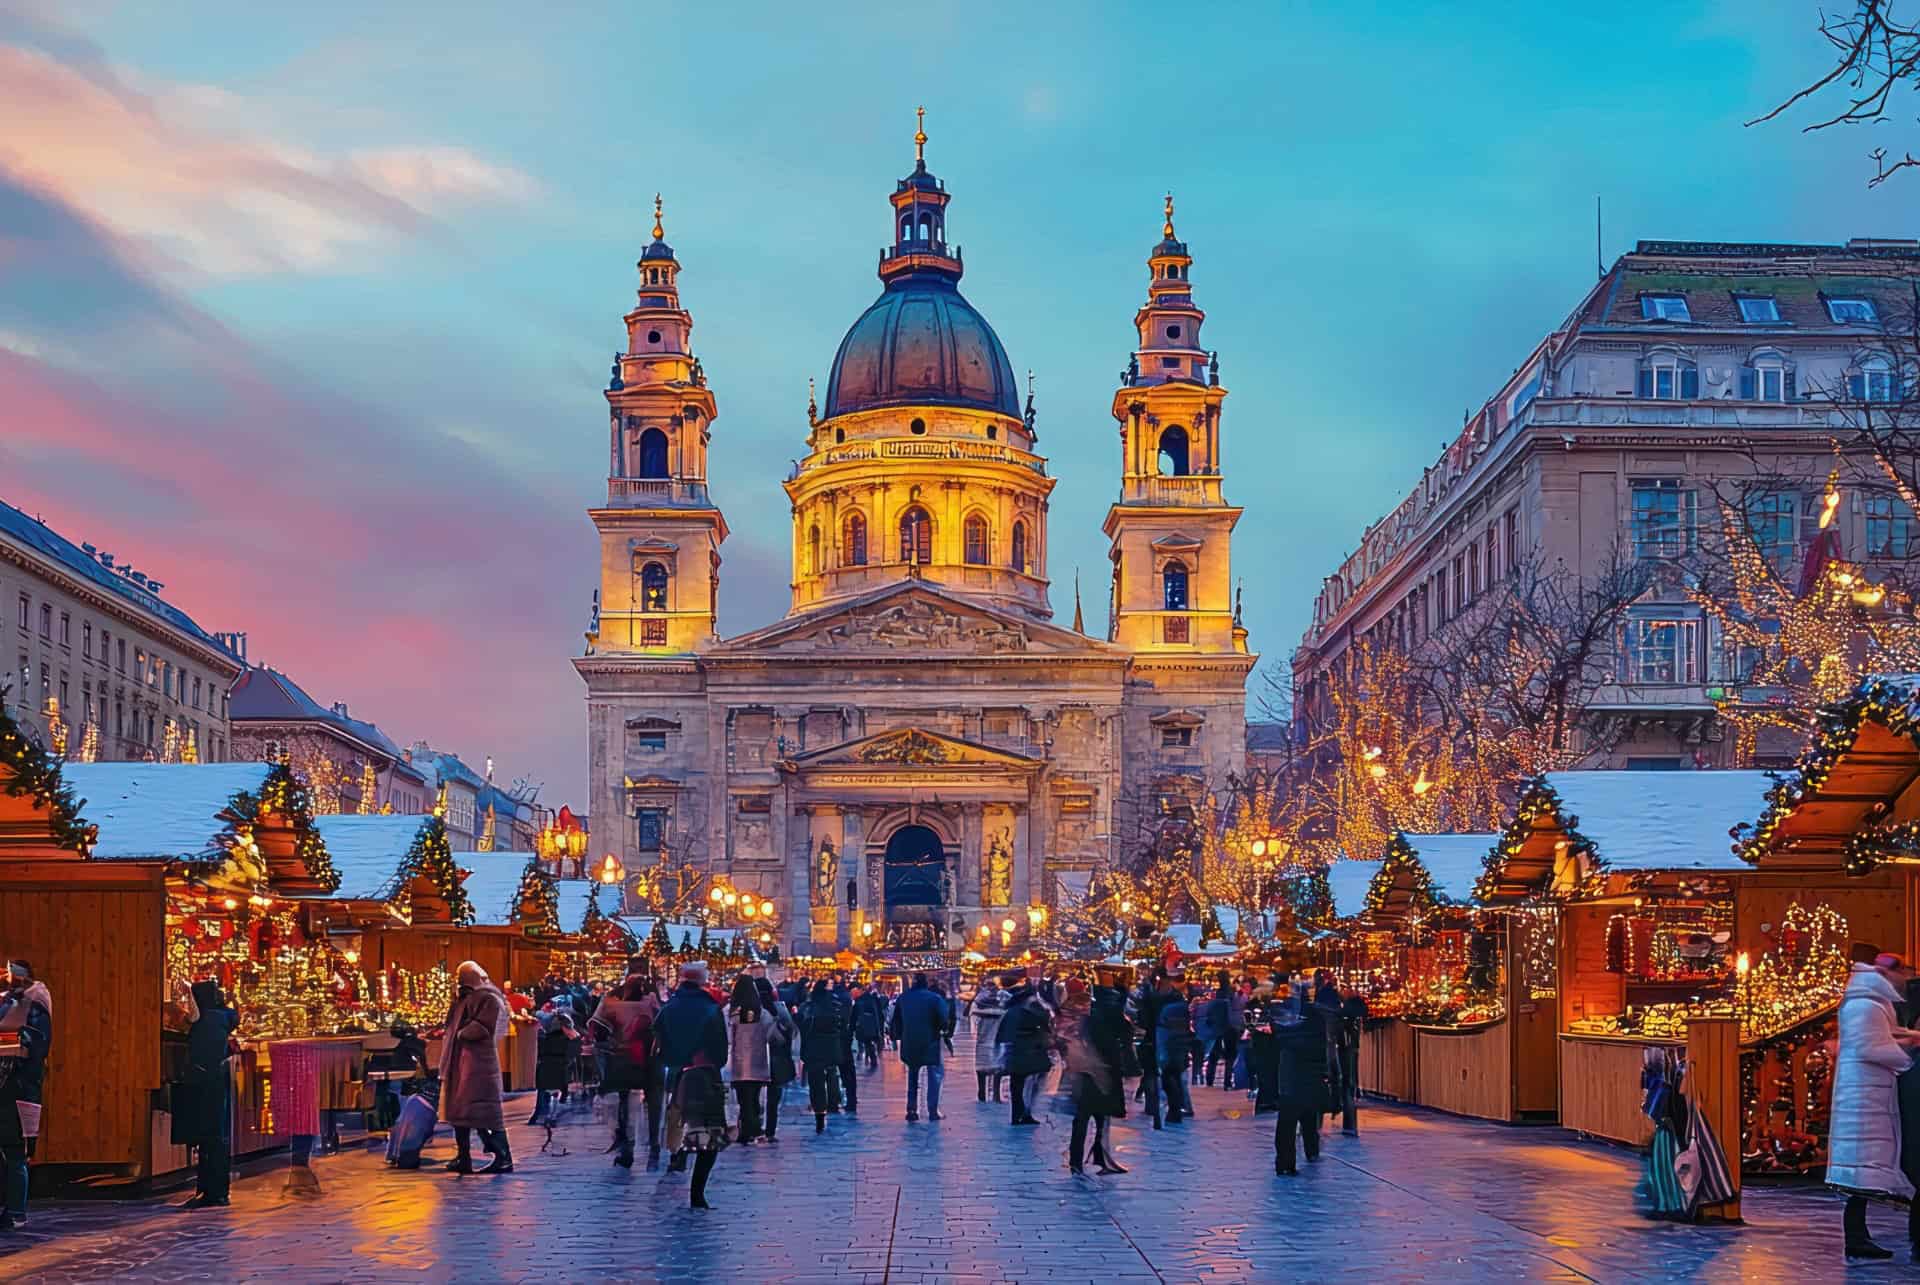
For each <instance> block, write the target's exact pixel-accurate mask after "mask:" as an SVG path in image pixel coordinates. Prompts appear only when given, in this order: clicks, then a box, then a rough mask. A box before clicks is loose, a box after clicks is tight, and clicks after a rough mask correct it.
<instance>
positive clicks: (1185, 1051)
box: [1153, 977, 1193, 1124]
mask: <svg viewBox="0 0 1920 1285" xmlns="http://www.w3.org/2000/svg"><path fill="white" fill-rule="evenodd" d="M1159 994H1160V1012H1159V1015H1158V1017H1157V1018H1156V1019H1155V1023H1156V1026H1155V1030H1154V1046H1153V1058H1154V1062H1155V1063H1156V1064H1157V1065H1158V1066H1159V1068H1160V1091H1161V1092H1162V1093H1164V1094H1166V1099H1167V1101H1166V1107H1167V1123H1168V1124H1179V1123H1180V1122H1181V1121H1182V1120H1185V1119H1187V1118H1189V1117H1190V1116H1192V1115H1193V1097H1192V1095H1191V1094H1190V1093H1189V1092H1188V1089H1187V1064H1188V1061H1189V1059H1191V1058H1192V1056H1193V1010H1192V1007H1191V1005H1190V1004H1189V1003H1188V1000H1187V995H1186V992H1184V991H1182V990H1181V989H1180V987H1179V986H1178V985H1177V984H1176V982H1175V979H1173V978H1171V977H1163V978H1161V979H1160V992H1159Z"/></svg>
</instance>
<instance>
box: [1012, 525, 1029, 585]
mask: <svg viewBox="0 0 1920 1285" xmlns="http://www.w3.org/2000/svg"><path fill="white" fill-rule="evenodd" d="M1009 565H1010V566H1012V567H1013V569H1014V570H1015V571H1019V572H1023V573H1024V572H1025V571H1026V569H1027V524H1026V523H1025V522H1016V523H1014V524H1013V556H1012V558H1011V559H1010V561H1009Z"/></svg>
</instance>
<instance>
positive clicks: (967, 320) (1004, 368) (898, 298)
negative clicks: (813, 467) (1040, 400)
mask: <svg viewBox="0 0 1920 1285" xmlns="http://www.w3.org/2000/svg"><path fill="white" fill-rule="evenodd" d="M883 406H965V407H971V408H973V409H975V410H985V411H994V412H996V413H998V414H1001V415H1006V416H1009V417H1011V418H1014V419H1018V418H1019V417H1020V398H1019V392H1018V389H1017V388H1016V386H1015V384H1014V378H1013V364H1012V363H1011V362H1009V361H1008V360H1007V350H1006V349H1005V348H1003V347H1001V346H1000V337H999V336H998V335H996V334H994V333H993V327H992V326H989V325H988V324H987V319H986V318H985V317H982V316H981V315H980V314H979V313H978V312H976V311H975V310H974V307H973V305H972V304H970V303H968V302H967V301H966V299H965V298H963V297H962V296H961V294H960V291H959V288H958V287H957V286H956V285H955V284H954V283H953V282H952V281H950V280H948V279H946V277H945V276H944V275H941V274H936V273H930V272H914V273H908V274H906V275H903V276H898V277H895V278H894V279H892V280H891V281H889V282H888V285H887V288H886V290H884V291H883V292H881V295H880V297H879V299H877V300H875V301H874V304H873V306H872V307H870V308H868V309H867V310H866V311H865V312H864V313H862V314H861V315H860V319H859V320H858V321H856V322H854V323H853V327H852V328H851V329H850V330H848V331H847V337H846V338H845V339H843V340H841V341H840V351H839V352H838V353H836V354H835V355H834V359H833V374H832V375H831V377H830V378H829V379H828V380H827V403H826V407H825V417H826V418H828V419H831V418H833V417H834V416H836V415H845V414H849V413H851V412H853V411H863V410H874V409H876V408H879V407H883Z"/></svg>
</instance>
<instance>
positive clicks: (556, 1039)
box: [527, 1013, 580, 1124]
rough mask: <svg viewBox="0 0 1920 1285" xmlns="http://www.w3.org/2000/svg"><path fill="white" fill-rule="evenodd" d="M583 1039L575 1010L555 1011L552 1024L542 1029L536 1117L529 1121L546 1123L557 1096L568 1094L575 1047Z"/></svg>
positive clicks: (536, 1064) (536, 1067)
mask: <svg viewBox="0 0 1920 1285" xmlns="http://www.w3.org/2000/svg"><path fill="white" fill-rule="evenodd" d="M579 1042H580V1032H579V1030H578V1029H577V1028H576V1027H575V1026H574V1024H573V1014H572V1013H557V1014H555V1015H554V1019H553V1022H552V1024H551V1025H549V1026H548V1027H547V1029H546V1030H544V1031H542V1032H540V1042H539V1044H538V1045H537V1047H536V1052H537V1054H538V1056H537V1057H536V1058H535V1060H534V1064H533V1087H534V1090H535V1094H534V1099H533V1102H534V1105H533V1117H532V1118H531V1119H530V1120H528V1121H527V1123H528V1124H541V1123H543V1122H545V1121H546V1120H547V1119H548V1118H549V1114H550V1113H551V1112H552V1110H553V1098H554V1095H555V1094H556V1093H557V1094H560V1095H561V1096H562V1097H564V1096H565V1095H566V1092H567V1085H568V1084H570V1083H571V1082H572V1075H571V1071H572V1068H573V1051H574V1046H575V1045H577V1044H578V1043H579Z"/></svg>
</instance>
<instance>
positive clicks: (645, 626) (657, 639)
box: [640, 620, 667, 647]
mask: <svg viewBox="0 0 1920 1285" xmlns="http://www.w3.org/2000/svg"><path fill="white" fill-rule="evenodd" d="M640 645H641V646H642V647H664V646H666V645H667V622H666V621H664V620H643V621H641V622H640Z"/></svg>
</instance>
